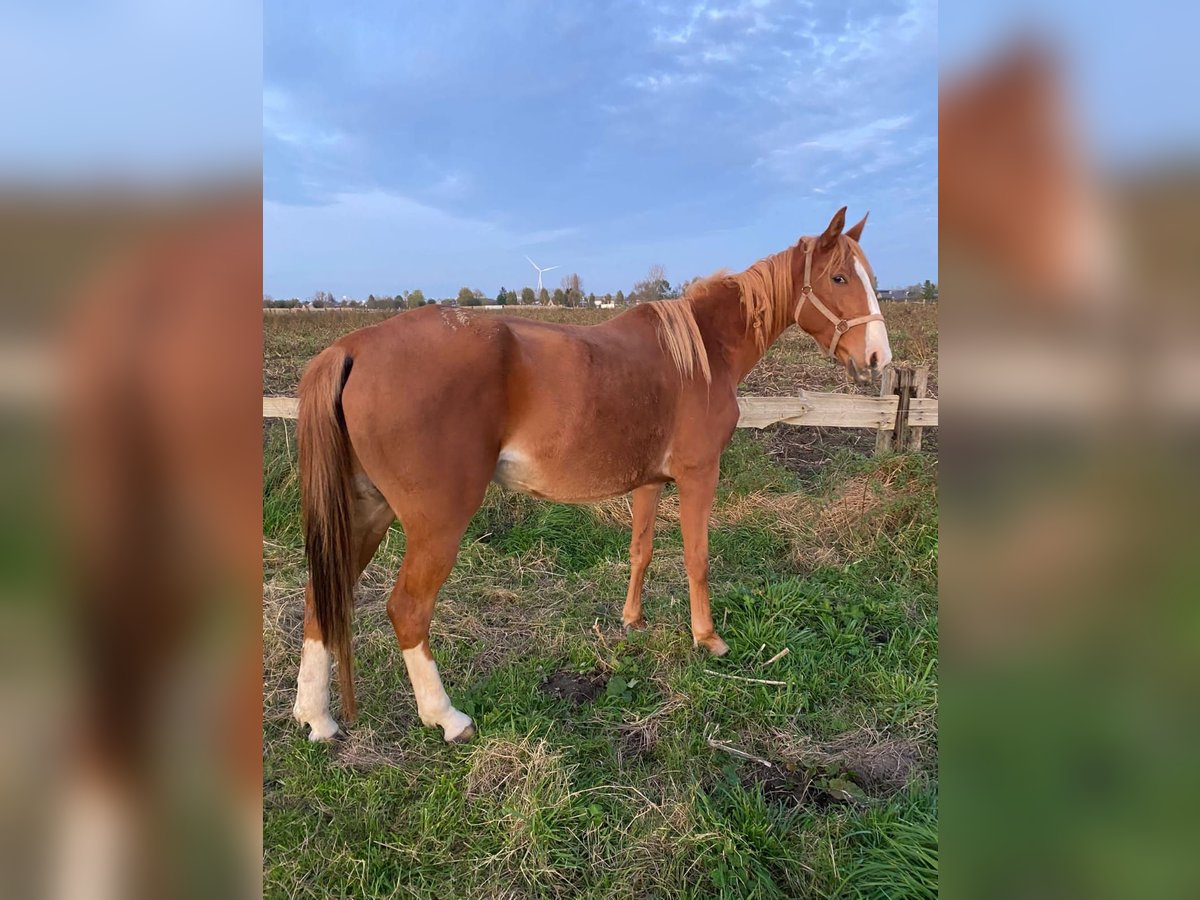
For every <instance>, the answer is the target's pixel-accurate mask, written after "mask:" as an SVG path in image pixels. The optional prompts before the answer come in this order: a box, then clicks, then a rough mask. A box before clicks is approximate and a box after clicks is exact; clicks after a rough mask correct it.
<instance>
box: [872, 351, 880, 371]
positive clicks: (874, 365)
mask: <svg viewBox="0 0 1200 900" xmlns="http://www.w3.org/2000/svg"><path fill="white" fill-rule="evenodd" d="M871 368H872V369H878V368H879V354H878V353H872V354H871Z"/></svg>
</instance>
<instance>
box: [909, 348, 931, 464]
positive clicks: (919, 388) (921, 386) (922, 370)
mask: <svg viewBox="0 0 1200 900" xmlns="http://www.w3.org/2000/svg"><path fill="white" fill-rule="evenodd" d="M927 393H929V366H917V372H916V376H915V377H914V379H913V399H914V400H915V399H917V398H918V397H924V396H925V395H926V394H927ZM924 431H925V429H924V428H922V427H921V426H920V425H914V426H912V428H910V429H909V432H908V449H909V450H920V449H921V435H922V433H924Z"/></svg>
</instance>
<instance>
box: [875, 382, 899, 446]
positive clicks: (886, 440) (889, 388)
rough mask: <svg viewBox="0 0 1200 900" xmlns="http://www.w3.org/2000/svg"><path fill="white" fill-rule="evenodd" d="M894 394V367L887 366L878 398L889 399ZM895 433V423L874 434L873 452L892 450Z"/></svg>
mask: <svg viewBox="0 0 1200 900" xmlns="http://www.w3.org/2000/svg"><path fill="white" fill-rule="evenodd" d="M894 393H896V367H895V366H888V367H887V368H886V369H884V370H883V375H882V377H881V379H880V384H879V396H880V397H890V396H892V394H894ZM897 418H899V410H897ZM895 433H896V423H895V422H893V423H892V427H891V428H880V429H879V431H878V432H876V434H875V452H876V453H883V452H885V451H887V450H890V449H891V448H892V438H893V437H894V435H895Z"/></svg>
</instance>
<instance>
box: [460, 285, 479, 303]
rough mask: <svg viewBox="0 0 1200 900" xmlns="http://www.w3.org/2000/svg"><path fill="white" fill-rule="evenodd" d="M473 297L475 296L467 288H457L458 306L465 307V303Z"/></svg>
mask: <svg viewBox="0 0 1200 900" xmlns="http://www.w3.org/2000/svg"><path fill="white" fill-rule="evenodd" d="M474 296H475V294H474V292H473V291H472V290H471V289H470V288H468V287H465V288H459V289H458V305H459V306H466V305H467V301H468V300H470V299H471V298H472V297H474Z"/></svg>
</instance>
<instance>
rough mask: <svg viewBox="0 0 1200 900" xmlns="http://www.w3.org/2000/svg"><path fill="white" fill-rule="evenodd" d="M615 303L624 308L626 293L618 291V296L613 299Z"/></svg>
mask: <svg viewBox="0 0 1200 900" xmlns="http://www.w3.org/2000/svg"><path fill="white" fill-rule="evenodd" d="M613 302H614V303H615V304H617V306H624V305H625V292H624V291H617V296H616V297H614V298H613Z"/></svg>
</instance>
